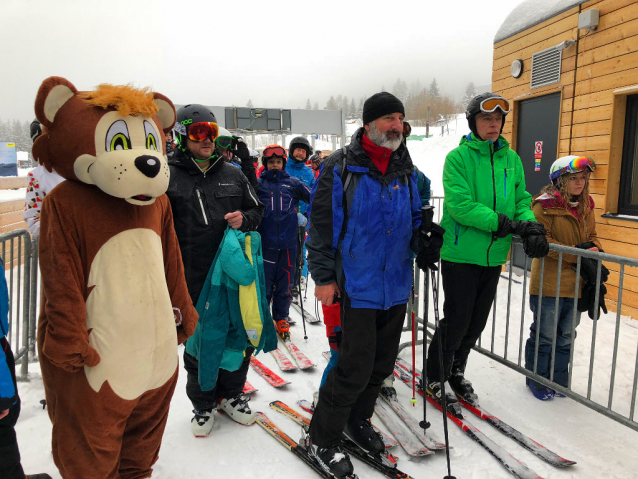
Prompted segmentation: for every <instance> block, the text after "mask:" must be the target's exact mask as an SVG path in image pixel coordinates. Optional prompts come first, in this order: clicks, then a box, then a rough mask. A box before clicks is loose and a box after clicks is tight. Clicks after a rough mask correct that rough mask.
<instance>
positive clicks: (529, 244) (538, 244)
mask: <svg viewBox="0 0 638 479" xmlns="http://www.w3.org/2000/svg"><path fill="white" fill-rule="evenodd" d="M525 223H532V222H531V221H526V222H525ZM523 250H524V251H525V254H526V255H527V256H529V257H530V258H544V257H545V256H547V253H549V243H547V238H545V235H544V234H530V235H527V236H524V237H523Z"/></svg>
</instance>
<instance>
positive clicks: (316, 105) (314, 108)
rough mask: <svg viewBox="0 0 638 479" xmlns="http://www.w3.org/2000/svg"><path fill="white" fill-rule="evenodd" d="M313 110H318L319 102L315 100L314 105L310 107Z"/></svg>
mask: <svg viewBox="0 0 638 479" xmlns="http://www.w3.org/2000/svg"><path fill="white" fill-rule="evenodd" d="M312 109H313V110H318V109H319V102H318V101H316V102H315V105H314V106H313V107H312Z"/></svg>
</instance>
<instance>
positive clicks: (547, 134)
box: [511, 93, 561, 268]
mask: <svg viewBox="0 0 638 479" xmlns="http://www.w3.org/2000/svg"><path fill="white" fill-rule="evenodd" d="M560 100H561V94H560V93H552V94H551V95H544V96H539V97H536V98H530V99H529V100H523V101H520V102H519V103H518V132H516V133H517V137H516V153H518V156H520V157H521V161H522V162H523V171H524V172H525V183H526V185H527V191H528V192H529V193H531V195H532V196H536V195H537V194H538V193H539V192H540V190H541V189H542V188H543V187H544V186H545V185H547V184H549V169H550V168H551V166H552V163H554V161H556V155H557V152H558V135H559V121H560V105H561V101H560ZM511 261H512V264H513V265H515V266H518V267H520V268H522V267H523V266H524V264H525V254H524V253H523V248H522V247H521V246H520V245H516V246H515V247H514V248H513V250H512V258H511ZM531 265H532V263H531V261H530V262H529V263H528V267H529V268H531Z"/></svg>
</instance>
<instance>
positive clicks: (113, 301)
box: [33, 77, 197, 479]
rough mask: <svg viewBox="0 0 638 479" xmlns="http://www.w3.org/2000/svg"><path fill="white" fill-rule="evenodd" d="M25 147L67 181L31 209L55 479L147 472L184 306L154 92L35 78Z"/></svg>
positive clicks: (130, 478)
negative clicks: (37, 210)
mask: <svg viewBox="0 0 638 479" xmlns="http://www.w3.org/2000/svg"><path fill="white" fill-rule="evenodd" d="M35 113H36V117H37V119H38V120H39V121H40V123H42V125H43V126H44V127H45V134H43V135H42V136H40V137H39V138H38V139H37V140H36V142H35V144H34V145H33V153H34V155H35V157H36V158H38V159H39V161H40V163H41V164H42V165H44V166H45V167H46V168H47V169H49V170H51V169H52V168H54V169H55V171H56V172H58V173H59V174H60V175H61V176H63V177H64V178H66V179H67V180H70V181H65V182H64V183H62V184H60V185H59V186H58V187H57V188H55V189H54V190H53V191H51V193H50V194H49V195H47V197H46V199H45V201H44V203H43V208H42V219H41V230H40V231H41V232H40V268H41V271H42V283H43V303H42V305H43V307H42V311H41V313H40V318H39V323H38V351H39V354H40V362H41V367H42V378H43V380H44V386H45V393H46V398H47V404H48V407H49V417H50V418H51V422H52V423H53V432H52V436H53V437H52V450H53V459H54V461H55V464H56V466H57V467H58V469H59V470H60V473H61V475H62V477H63V478H74V479H80V478H82V479H90V478H95V479H98V478H99V479H106V478H113V479H115V478H122V479H138V478H143V477H150V475H151V472H152V469H151V467H152V465H153V464H154V463H155V461H157V458H158V454H159V449H160V444H161V441H162V435H163V434H164V428H165V426H166V420H167V418H168V410H169V405H170V400H171V397H172V395H173V391H174V389H175V384H176V382H177V368H178V357H177V346H178V343H182V342H184V341H185V340H186V339H187V337H188V336H190V335H192V333H193V332H194V330H195V327H196V325H197V312H196V311H195V308H194V307H193V305H192V303H191V299H190V296H189V294H188V290H187V286H186V281H185V279H184V267H183V265H182V258H181V255H180V250H179V246H178V243H177V237H176V235H175V231H174V229H173V217H172V213H171V208H170V204H169V202H168V199H167V197H166V195H165V194H164V193H165V191H166V189H167V188H168V180H169V168H168V164H167V160H166V156H165V151H164V148H165V146H164V145H165V142H164V134H165V133H166V132H168V131H170V130H171V128H172V127H173V124H174V123H175V117H176V115H175V107H174V106H173V104H172V103H171V101H170V100H169V99H168V98H166V97H165V96H163V95H160V94H159V93H149V92H148V91H147V90H143V89H142V90H141V89H135V88H132V87H130V86H119V87H116V86H111V85H101V86H100V87H98V89H97V90H96V91H90V92H78V91H77V89H76V88H75V87H74V86H73V85H72V84H71V83H70V82H69V81H68V80H66V79H64V78H60V77H51V78H48V79H46V80H45V81H44V82H43V83H42V85H41V86H40V89H39V90H38V94H37V97H36V101H35Z"/></svg>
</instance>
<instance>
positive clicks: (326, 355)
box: [321, 351, 332, 361]
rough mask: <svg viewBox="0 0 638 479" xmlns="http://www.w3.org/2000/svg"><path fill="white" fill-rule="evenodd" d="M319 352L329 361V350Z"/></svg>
mask: <svg viewBox="0 0 638 479" xmlns="http://www.w3.org/2000/svg"><path fill="white" fill-rule="evenodd" d="M321 354H322V355H323V357H324V358H326V360H328V361H330V358H331V357H332V355H331V354H330V351H324V352H323V353H321Z"/></svg>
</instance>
